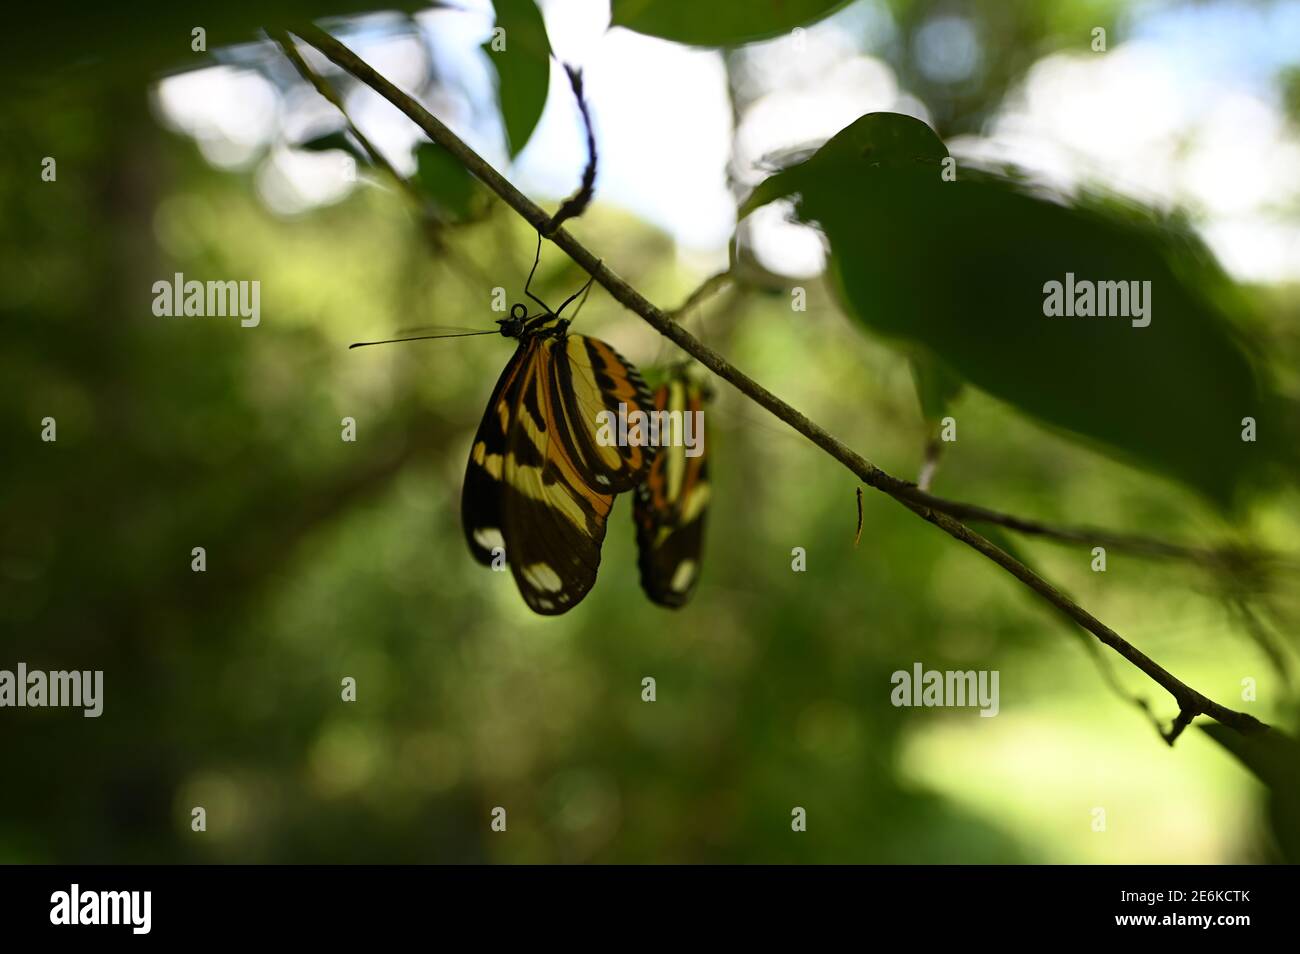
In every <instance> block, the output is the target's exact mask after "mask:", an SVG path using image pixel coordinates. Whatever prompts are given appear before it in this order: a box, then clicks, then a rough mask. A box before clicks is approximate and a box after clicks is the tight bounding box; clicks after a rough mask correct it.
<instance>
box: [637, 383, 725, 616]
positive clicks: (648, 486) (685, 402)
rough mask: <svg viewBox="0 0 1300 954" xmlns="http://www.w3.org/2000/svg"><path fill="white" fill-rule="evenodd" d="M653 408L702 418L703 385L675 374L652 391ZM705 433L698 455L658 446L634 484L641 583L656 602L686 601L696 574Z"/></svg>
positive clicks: (705, 481) (705, 497) (703, 508)
mask: <svg viewBox="0 0 1300 954" xmlns="http://www.w3.org/2000/svg"><path fill="white" fill-rule="evenodd" d="M654 400H655V409H656V410H657V411H668V412H670V413H671V412H674V411H677V412H681V414H682V421H683V422H685V421H686V415H688V414H689V415H690V420H691V421H692V422H695V421H702V420H703V415H702V414H698V413H697V412H701V411H702V410H703V406H704V392H703V389H702V388H701V387H700V386H699V385H698V384H696V383H695V382H693V381H691V380H689V379H688V378H687V377H686V375H685V374H680V375H675V376H673V377H672V378H671V379H670V380H668V381H667V382H666V383H664V384H663V385H661V386H660V387H659V388H658V389H657V390H656V391H655V394H654ZM703 438H704V435H703V433H702V432H701V433H700V434H699V435H698V440H699V444H698V449H699V451H700V453H699V454H698V455H697V456H693V457H689V456H687V453H686V451H687V448H686V447H685V446H675V445H674V446H662V447H660V448H659V450H658V453H657V455H656V456H655V458H654V461H653V463H652V465H651V468H650V472H649V475H648V476H647V477H646V479H645V480H644V481H643V482H642V483H641V484H640V485H638V486H637V488H636V494H635V496H634V499H633V507H632V519H633V521H634V522H635V524H636V544H637V554H638V558H637V563H638V565H639V567H640V569H641V588H642V589H643V590H645V593H646V596H648V597H650V599H651V601H653V602H655V603H658V604H659V605H660V606H667V607H670V608H674V609H675V608H677V607H680V606H683V605H685V604H686V602H687V600H689V599H690V597H691V593H692V592H694V589H695V584H696V581H697V580H698V579H699V574H700V560H701V556H702V552H703V548H704V519H705V516H706V513H707V511H708V502H709V475H708V457H707V456H706V454H705V453H704V451H705V447H706V444H705V442H704V439H703Z"/></svg>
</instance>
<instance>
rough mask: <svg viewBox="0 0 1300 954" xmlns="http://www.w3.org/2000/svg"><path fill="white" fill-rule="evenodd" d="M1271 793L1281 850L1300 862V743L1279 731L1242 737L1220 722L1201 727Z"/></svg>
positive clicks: (1290, 860) (1271, 813) (1292, 861)
mask: <svg viewBox="0 0 1300 954" xmlns="http://www.w3.org/2000/svg"><path fill="white" fill-rule="evenodd" d="M1201 729H1202V731H1204V732H1205V734H1206V735H1208V736H1209V737H1210V738H1212V739H1213V740H1214V741H1215V742H1218V743H1219V744H1220V745H1221V746H1223V747H1224V748H1225V749H1227V750H1228V751H1229V752H1231V753H1232V754H1233V755H1234V756H1236V758H1237V760H1238V761H1239V762H1241V764H1242V765H1244V766H1245V767H1246V768H1247V769H1249V770H1250V772H1251V774H1253V775H1254V776H1255V777H1256V778H1258V779H1259V780H1260V781H1261V782H1263V783H1264V784H1265V785H1266V786H1267V787H1268V790H1269V820H1270V822H1271V824H1272V827H1273V835H1274V837H1275V838H1276V839H1277V845H1278V848H1279V849H1281V851H1282V855H1283V857H1284V858H1285V859H1286V861H1287V862H1288V863H1290V864H1296V863H1298V862H1300V743H1297V742H1296V740H1295V739H1293V738H1291V737H1290V736H1288V735H1284V734H1283V733H1281V732H1279V731H1278V730H1277V729H1269V730H1268V731H1266V732H1259V733H1255V734H1252V735H1242V734H1241V733H1240V732H1237V731H1236V730H1234V729H1230V728H1228V727H1227V726H1226V725H1219V724H1218V723H1217V722H1216V723H1212V724H1210V725H1203V726H1201Z"/></svg>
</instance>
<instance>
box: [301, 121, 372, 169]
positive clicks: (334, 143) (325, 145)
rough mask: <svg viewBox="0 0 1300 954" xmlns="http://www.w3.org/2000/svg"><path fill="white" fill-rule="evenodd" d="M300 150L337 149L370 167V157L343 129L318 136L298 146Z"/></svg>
mask: <svg viewBox="0 0 1300 954" xmlns="http://www.w3.org/2000/svg"><path fill="white" fill-rule="evenodd" d="M298 148H299V149H306V150H307V151H308V152H329V151H330V150H331V149H337V150H340V151H342V152H346V153H347V154H348V155H349V156H351V157H352V158H353V159H355V160H356V161H357V164H358V165H361V166H368V165H370V164H371V163H370V157H369V156H367V155H366V153H365V151H364V150H363V149H362V148H361V146H360V145H358V143H357V141H356V140H355V139H353V138H352V137H351V136H349V135H348V134H347V133H346V132H344V131H343V130H341V129H338V130H335V131H334V132H332V133H326V134H325V135H323V136H317V137H316V138H315V139H308V140H307V141H306V142H304V143H302V144H300V145H299V146H298Z"/></svg>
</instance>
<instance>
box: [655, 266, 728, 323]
mask: <svg viewBox="0 0 1300 954" xmlns="http://www.w3.org/2000/svg"><path fill="white" fill-rule="evenodd" d="M731 281H732V278H731V271H730V269H728V270H725V271H721V272H717V273H715V274H713V275H710V276H709V277H708V278H706V279H704V281H702V282H700V284H699V285H698V286H697V287H696V289H695V291H693V292H691V293H690V294H689V295H687V296H686V300H685V301H684V302H682V303H681V304H680V305H678V306H677V307H676V308H674V309H673V310H672V311H670V312H669V313H668V314H669V317H671V318H672V319H673V321H681V320H682V318H683V317H685V315H686V313H687V312H688V311H690V310H691V309H692V308H694V307H695V306H696V305H698V304H699V303H700V302H702V301H704V300H705V299H706V298H709V297H710V296H712V295H714V294H716V293H717V292H719V291H721V290H722V289H724V288H726V287H727V286H728V285H730V284H731Z"/></svg>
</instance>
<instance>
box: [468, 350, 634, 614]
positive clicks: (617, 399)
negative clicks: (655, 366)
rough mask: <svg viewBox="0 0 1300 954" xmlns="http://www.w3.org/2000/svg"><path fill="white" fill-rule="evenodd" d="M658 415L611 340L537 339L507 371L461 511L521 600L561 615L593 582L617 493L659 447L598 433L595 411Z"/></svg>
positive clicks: (473, 537)
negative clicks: (506, 569) (500, 559)
mask: <svg viewBox="0 0 1300 954" xmlns="http://www.w3.org/2000/svg"><path fill="white" fill-rule="evenodd" d="M619 403H622V404H623V405H624V406H625V409H626V410H642V411H645V410H650V409H652V407H653V404H652V398H651V396H650V393H649V391H648V390H647V388H646V387H645V384H644V383H643V382H642V380H641V376H640V374H639V373H638V372H637V370H636V368H635V367H633V366H632V365H631V364H629V363H628V362H626V361H625V360H624V359H623V358H621V357H620V356H619V355H618V353H617V352H615V351H614V349H613V348H611V347H610V346H609V345H607V344H605V343H604V342H603V341H599V340H598V339H594V338H587V337H585V336H583V335H569V336H559V337H553V336H545V335H538V336H533V337H529V338H527V339H525V340H524V341H523V342H521V344H520V346H519V348H518V350H516V352H515V355H514V357H513V358H512V359H511V361H510V363H509V364H508V365H507V366H506V369H505V370H504V371H503V372H502V374H501V378H500V380H499V381H498V382H497V386H496V389H495V390H494V391H493V393H492V397H491V399H490V400H489V401H488V407H487V410H486V411H485V412H484V415H483V421H482V423H481V424H480V425H479V429H478V432H477V434H476V435H475V437H474V444H473V447H472V449H471V451H470V460H469V466H468V468H467V470H466V474H465V487H464V493H463V495H462V498H461V515H462V521H463V524H464V528H465V535H466V538H467V540H468V542H469V546H470V551H471V552H472V553H473V554H474V557H475V559H477V560H478V561H479V562H480V563H483V564H487V565H490V564H491V563H492V561H493V557H494V556H495V555H496V554H494V552H493V549H494V548H495V547H501V548H503V551H504V554H505V558H506V561H507V562H508V563H509V565H510V570H511V574H512V575H513V576H514V579H515V583H516V585H517V586H518V587H519V592H520V594H521V595H522V596H523V598H524V601H525V602H526V603H527V604H528V606H529V607H530V608H531V609H533V610H534V611H536V612H538V613H541V614H544V615H556V614H559V613H563V612H565V611H567V610H569V609H571V608H572V607H573V606H576V605H577V604H578V603H579V602H580V601H581V600H582V598H583V597H584V596H586V595H587V593H588V591H589V590H590V589H591V587H592V586H593V585H594V584H595V582H596V572H597V569H598V568H599V566H600V548H601V545H602V543H603V542H604V539H605V527H606V520H607V518H608V516H609V511H610V509H611V508H612V506H613V503H614V495H615V494H616V493H618V492H621V491H622V490H630V489H631V488H632V487H634V486H635V485H636V483H637V482H638V481H640V480H641V479H643V478H644V477H645V475H646V474H647V473H648V472H649V468H650V463H651V460H652V451H653V449H652V448H646V447H636V446H633V447H620V446H614V445H606V444H602V443H601V442H600V441H599V440H598V433H597V432H598V426H597V414H598V413H599V411H601V410H613V411H615V412H616V410H617V407H618V404H619Z"/></svg>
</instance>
